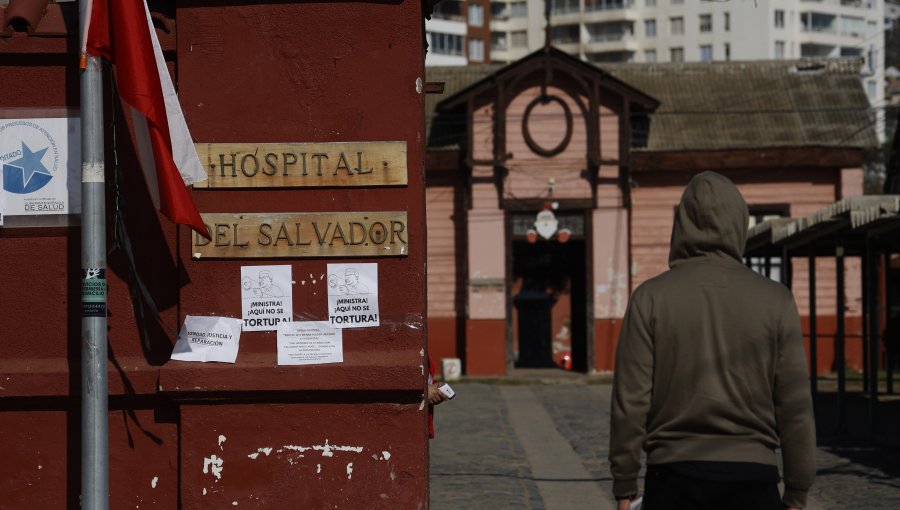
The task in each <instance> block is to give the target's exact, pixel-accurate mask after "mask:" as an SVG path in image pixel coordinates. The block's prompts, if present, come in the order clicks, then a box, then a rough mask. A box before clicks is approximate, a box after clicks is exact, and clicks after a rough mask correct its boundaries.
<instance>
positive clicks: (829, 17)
mask: <svg viewBox="0 0 900 510" xmlns="http://www.w3.org/2000/svg"><path fill="white" fill-rule="evenodd" d="M836 21H837V16H835V15H833V14H822V13H818V12H803V13H800V27H801V28H800V30H801V31H803V32H813V33H820V34H837V23H836Z"/></svg>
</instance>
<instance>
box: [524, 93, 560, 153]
mask: <svg viewBox="0 0 900 510" xmlns="http://www.w3.org/2000/svg"><path fill="white" fill-rule="evenodd" d="M551 103H554V104H556V105H559V106H560V107H561V108H562V111H563V116H564V117H565V119H566V133H565V136H563V138H562V140H561V141H560V142H559V143H558V144H557V145H556V146H555V147H553V148H551V149H547V148H544V147H542V146H541V145H540V144H539V143H538V142H536V141H535V139H534V138H533V137H532V136H531V129H530V128H529V124H530V122H531V113H532V111H533V110H534V108H535V107H536V106H538V105H540V106H548V105H550V104H551ZM522 136H524V137H525V143H526V144H528V147H529V148H530V149H531V150H532V151H534V153H535V154H539V155H541V156H544V157H545V158H549V157H553V156H556V155H557V154H559V153H560V152H562V151H564V150H566V147H568V146H569V141H570V140H571V139H572V110H570V109H569V105H567V104H566V102H565V101H563V100H562V99H560V98H559V97H558V96H540V97H536V98H534V99H533V100H532V101H531V102H530V103H528V106H527V107H526V108H525V115H524V116H523V117H522Z"/></svg>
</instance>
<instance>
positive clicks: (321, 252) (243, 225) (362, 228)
mask: <svg viewBox="0 0 900 510" xmlns="http://www.w3.org/2000/svg"><path fill="white" fill-rule="evenodd" d="M200 216H201V217H202V218H203V223H205V224H206V226H207V228H208V229H209V233H210V235H211V236H212V239H211V240H207V239H204V238H203V237H200V236H199V235H198V234H196V233H195V234H194V235H193V241H192V243H191V244H192V247H191V253H193V255H194V258H203V257H208V258H283V257H299V258H306V257H325V258H327V257H397V256H406V255H408V254H409V230H408V228H407V223H406V212H405V211H402V212H401V211H391V212H325V213H243V214H238V213H205V214H201V215H200Z"/></svg>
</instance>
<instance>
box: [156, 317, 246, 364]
mask: <svg viewBox="0 0 900 510" xmlns="http://www.w3.org/2000/svg"><path fill="white" fill-rule="evenodd" d="M240 342H241V320H240V319H233V318H231V317H202V316H198V315H188V316H186V317H185V318H184V325H183V326H182V327H181V332H180V333H179V334H178V341H177V342H176V343H175V350H173V351H172V359H174V360H179V361H220V362H223V363H234V362H235V360H236V359H237V354H238V348H239V347H240Z"/></svg>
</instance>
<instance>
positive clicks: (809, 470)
mask: <svg viewBox="0 0 900 510" xmlns="http://www.w3.org/2000/svg"><path fill="white" fill-rule="evenodd" d="M748 217H749V214H748V210H747V204H746V202H744V199H743V197H741V194H740V192H739V191H738V189H737V188H736V187H735V186H734V184H732V183H731V181H729V180H728V179H727V178H725V177H723V176H721V175H719V174H716V173H714V172H704V173H701V174H698V175H696V176H695V177H694V178H693V179H691V181H690V183H689V184H688V186H687V188H686V189H685V191H684V195H683V196H682V198H681V203H680V204H679V205H678V209H677V212H676V214H675V224H674V227H673V229H672V241H671V251H670V254H669V268H670V269H669V270H668V271H666V272H665V273H663V274H661V275H659V276H657V277H655V278H653V279H651V280H648V281H647V282H645V283H644V284H642V285H640V286H639V287H638V288H637V289H635V291H634V294H633V295H632V296H631V300H630V302H629V304H628V310H627V311H626V313H625V318H624V320H623V326H622V332H621V336H620V338H619V344H618V350H617V352H616V365H615V379H614V383H613V396H612V409H611V415H612V422H611V430H610V447H609V460H610V467H611V471H612V476H613V493H614V495H615V497H616V499H617V500H619V502H618V505H619V508H628V506H629V501H630V500H631V499H634V498H635V497H636V495H637V492H638V486H637V479H638V472H639V471H640V468H641V455H640V454H641V449H642V448H643V450H644V451H645V452H646V454H647V473H646V476H645V487H644V489H645V490H644V498H643V507H642V508H643V509H644V510H658V509H666V510H680V509H685V510H687V509H690V510H702V509H719V508H728V509H743V508H746V509H752V510H768V509H771V510H776V509H777V510H783V509H784V508H785V507H787V508H803V507H804V506H805V505H806V496H807V492H808V490H809V488H810V486H811V485H812V483H813V478H814V476H815V460H814V456H815V444H816V439H815V425H814V419H813V413H812V402H811V398H810V391H809V378H808V375H807V368H806V354H805V351H804V348H803V334H802V331H801V329H800V318H799V316H798V314H797V308H796V305H795V304H794V299H793V296H792V295H791V293H790V291H788V289H787V288H785V287H784V286H783V285H781V284H779V283H776V282H773V281H771V280H769V279H767V278H764V277H763V276H760V275H759V274H757V273H755V272H753V271H752V270H750V269H749V268H747V267H746V266H744V265H743V264H742V263H741V256H742V254H743V252H744V243H745V241H746V236H747V228H748ZM778 448H780V449H781V455H782V457H783V461H784V477H783V480H784V486H785V490H784V494H783V495H781V494H779V489H778V481H779V473H778V467H777V461H776V450H777V449H778Z"/></svg>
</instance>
